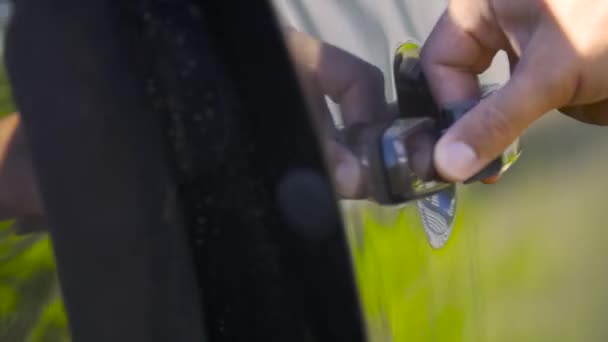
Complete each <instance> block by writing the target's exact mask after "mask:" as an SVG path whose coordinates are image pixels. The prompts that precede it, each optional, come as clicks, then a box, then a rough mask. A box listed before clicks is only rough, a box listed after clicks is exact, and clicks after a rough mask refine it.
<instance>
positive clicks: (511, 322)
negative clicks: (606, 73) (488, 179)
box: [345, 113, 608, 341]
mask: <svg viewBox="0 0 608 342" xmlns="http://www.w3.org/2000/svg"><path fill="white" fill-rule="evenodd" d="M607 133H608V130H607V129H604V128H600V127H595V126H589V125H583V124H580V123H578V122H576V121H574V120H572V119H570V118H568V117H565V116H563V115H561V114H559V113H550V114H549V115H547V116H546V117H544V118H543V119H541V120H540V121H539V122H538V123H536V124H535V125H534V126H533V127H532V128H531V129H530V130H529V131H528V132H527V133H526V135H525V136H524V138H523V144H524V153H523V154H522V157H521V159H520V161H519V163H518V164H517V165H516V166H515V167H514V168H513V169H512V170H511V171H510V172H509V173H508V174H507V176H506V177H505V178H504V179H503V181H501V182H500V183H499V184H498V185H493V186H488V185H481V184H478V185H471V186H464V187H460V189H459V190H460V193H459V195H460V200H459V209H458V214H457V221H456V222H457V223H456V226H455V228H454V232H453V235H452V237H451V239H450V241H449V242H448V244H447V245H446V246H445V247H444V248H442V249H439V250H433V249H432V248H431V247H430V246H429V244H428V243H427V241H426V237H425V236H424V233H423V230H422V226H421V225H420V222H419V219H418V218H417V212H416V210H415V208H414V207H413V206H410V207H406V208H402V209H395V208H380V207H377V206H374V205H371V204H369V203H349V204H348V205H347V206H346V208H345V217H346V219H347V222H348V224H347V226H348V232H349V238H350V243H351V246H352V249H353V260H354V263H355V265H356V269H357V279H358V283H359V287H360V291H361V294H362V303H363V307H364V311H365V315H366V318H367V320H368V330H369V334H370V335H371V336H372V337H373V340H374V341H423V340H424V341H604V340H607V339H608V327H607V326H606V324H605V323H604V320H605V319H604V317H605V316H606V314H607V313H608V296H606V293H607V290H608V269H607V268H606V265H607V264H608V261H607V260H608V250H607V249H606V243H607V242H608V229H607V228H608V225H607V224H606V222H608V208H606V202H607V197H606V195H607V194H608V181H606V180H605V175H608V158H606V156H605V154H606V151H608V134H607Z"/></svg>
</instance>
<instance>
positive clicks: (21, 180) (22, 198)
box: [0, 114, 43, 220]
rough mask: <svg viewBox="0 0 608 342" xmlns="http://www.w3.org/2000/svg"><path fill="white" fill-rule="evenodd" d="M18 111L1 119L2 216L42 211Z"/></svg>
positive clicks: (0, 183) (0, 170)
mask: <svg viewBox="0 0 608 342" xmlns="http://www.w3.org/2000/svg"><path fill="white" fill-rule="evenodd" d="M31 163H32V161H31V156H30V153H29V148H28V146H27V143H26V139H25V136H24V134H23V129H22V127H21V121H20V118H19V115H18V114H12V115H9V116H7V117H6V118H3V119H0V220H7V219H12V218H15V217H38V216H41V215H42V214H43V210H42V204H41V199H40V194H39V192H38V186H37V184H36V181H35V179H34V175H33V168H32V164H31Z"/></svg>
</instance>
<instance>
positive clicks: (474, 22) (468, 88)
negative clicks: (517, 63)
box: [421, 9, 497, 106]
mask: <svg viewBox="0 0 608 342" xmlns="http://www.w3.org/2000/svg"><path fill="white" fill-rule="evenodd" d="M469 15H470V17H471V18H469V19H467V20H466V22H465V23H459V22H458V19H457V14H456V13H455V12H454V11H453V10H450V9H448V10H446V12H445V13H444V14H443V15H442V16H441V18H440V19H439V21H438V22H437V24H436V25H435V27H434V28H433V31H432V32H431V34H430V36H429V37H428V39H427V41H426V42H425V44H424V46H423V48H422V53H421V63H422V67H423V70H424V73H425V76H426V78H427V81H428V84H429V87H430V88H431V92H432V93H433V97H434V98H435V102H437V103H438V104H439V105H440V106H445V105H450V104H455V103H461V102H463V101H468V100H474V99H478V98H479V97H480V91H479V83H478V80H477V75H478V74H480V73H481V72H483V71H484V70H486V69H487V68H488V67H489V66H490V63H491V62H492V58H493V57H494V55H495V54H496V52H497V50H495V49H494V48H493V47H487V46H484V45H486V44H483V43H482V41H481V40H482V39H480V38H481V37H479V36H478V35H476V34H475V33H476V32H477V31H479V30H483V29H484V27H483V26H484V24H483V21H484V20H483V18H481V17H480V15H478V14H475V12H474V11H473V12H472V13H470V14H469ZM475 16H477V17H478V18H477V19H476V18H475Z"/></svg>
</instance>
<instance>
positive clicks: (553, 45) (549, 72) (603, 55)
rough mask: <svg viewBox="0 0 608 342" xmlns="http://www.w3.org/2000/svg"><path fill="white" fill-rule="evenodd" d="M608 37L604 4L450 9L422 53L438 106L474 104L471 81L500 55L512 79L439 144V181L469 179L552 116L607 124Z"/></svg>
mask: <svg viewBox="0 0 608 342" xmlns="http://www.w3.org/2000/svg"><path fill="white" fill-rule="evenodd" d="M606 27H608V2H605V1H592V0H453V1H451V2H450V3H449V7H448V9H447V10H446V11H445V13H444V14H443V16H442V17H441V19H440V20H439V22H438V23H437V24H436V26H435V28H434V30H433V32H432V33H431V35H430V37H429V38H428V40H427V42H426V43H425V45H424V47H423V51H422V63H423V69H424V71H425V74H426V76H427V79H428V81H429V85H430V86H431V90H432V92H433V95H434V97H435V99H436V101H437V103H439V104H441V105H449V104H455V103H459V102H462V101H469V100H471V99H477V98H479V86H478V82H477V75H478V74H480V73H481V72H483V71H484V70H485V69H487V68H488V67H489V65H490V63H491V61H492V58H493V57H494V56H495V54H496V53H497V52H499V51H501V50H502V51H506V52H507V54H508V56H509V59H510V62H511V73H512V76H511V79H510V80H509V81H508V82H507V83H506V84H505V85H504V87H503V88H502V89H501V90H500V91H498V92H497V93H496V94H495V95H493V96H492V97H490V98H488V99H487V100H484V101H482V102H481V103H480V104H478V105H477V106H476V107H474V108H473V109H472V110H471V111H470V112H468V113H467V114H466V115H465V116H464V117H463V118H462V119H461V120H460V121H459V122H457V123H456V124H455V125H454V126H453V127H451V128H450V130H449V131H448V132H447V133H446V134H445V135H444V136H443V137H442V139H441V140H440V141H439V142H438V144H437V145H436V147H435V160H434V162H435V167H436V168H437V170H438V172H439V173H440V174H441V176H442V177H443V178H445V179H448V180H452V181H463V180H465V179H467V178H469V177H470V176H472V175H473V174H475V173H476V172H477V171H479V170H480V169H481V168H482V167H483V166H484V165H486V164H488V163H489V162H490V161H491V160H493V159H494V158H495V157H496V156H497V155H499V154H500V153H501V151H503V150H504V149H505V148H506V147H507V146H508V145H509V144H510V143H511V142H512V141H514V140H515V139H516V138H517V137H518V136H519V135H521V134H522V132H523V131H524V130H525V129H526V128H527V127H528V126H529V125H530V124H531V123H533V122H534V121H535V120H536V119H538V118H539V117H541V116H542V115H544V114H545V113H546V112H548V111H550V110H552V109H556V108H559V109H561V111H562V112H563V113H565V114H567V115H569V116H571V117H573V118H575V119H577V120H580V121H583V122H586V123H591V124H596V125H606V124H608V115H606V114H608V111H607V110H608V39H606V38H605V37H606V35H605V29H606Z"/></svg>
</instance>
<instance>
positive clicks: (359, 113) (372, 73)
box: [286, 29, 391, 198]
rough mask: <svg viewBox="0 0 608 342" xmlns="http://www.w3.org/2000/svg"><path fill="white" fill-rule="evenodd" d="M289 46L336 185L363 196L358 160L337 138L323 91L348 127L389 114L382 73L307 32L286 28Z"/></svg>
mask: <svg viewBox="0 0 608 342" xmlns="http://www.w3.org/2000/svg"><path fill="white" fill-rule="evenodd" d="M286 41H287V46H288V50H289V52H290V55H291V57H292V60H293V62H294V65H295V67H296V69H297V72H298V75H299V77H300V81H301V83H302V85H303V88H304V91H305V93H306V95H307V98H308V99H309V102H310V105H311V107H312V108H311V109H312V111H313V112H314V114H315V116H314V117H315V119H316V121H317V126H318V127H320V131H321V136H322V139H323V145H324V146H323V147H324V148H325V150H326V154H327V156H328V163H329V168H330V171H331V172H332V173H333V176H334V177H333V178H334V183H335V185H336V191H337V192H338V194H339V195H341V196H342V197H345V198H360V197H364V196H365V181H364V179H363V174H362V169H361V166H360V164H359V160H358V159H357V158H356V157H355V156H354V155H353V154H352V153H351V152H350V151H349V150H348V149H347V148H346V147H344V146H342V145H341V144H339V143H337V142H336V140H335V139H334V138H335V134H336V132H335V131H336V129H335V125H334V123H333V121H332V117H331V114H330V112H329V109H328V107H327V103H326V101H325V96H328V97H329V98H331V99H332V101H333V102H335V103H337V104H338V105H340V110H341V114H342V119H343V122H344V125H345V127H349V126H352V125H354V124H357V123H371V122H376V121H380V120H386V119H388V118H389V117H390V116H391V114H390V110H389V108H388V106H387V104H386V99H385V96H384V77H383V75H382V72H381V71H380V70H379V69H378V68H376V67H375V66H373V65H371V64H369V63H367V62H365V61H363V60H361V59H359V58H358V57H356V56H354V55H352V54H350V53H348V52H346V51H344V50H341V49H339V48H337V47H335V46H332V45H330V44H327V43H323V42H321V41H319V40H317V39H314V38H313V37H310V36H308V35H306V34H305V33H302V32H298V31H295V30H292V29H288V30H287V31H286Z"/></svg>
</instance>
